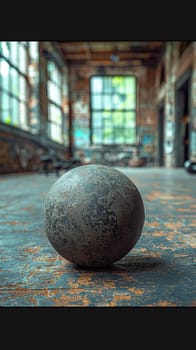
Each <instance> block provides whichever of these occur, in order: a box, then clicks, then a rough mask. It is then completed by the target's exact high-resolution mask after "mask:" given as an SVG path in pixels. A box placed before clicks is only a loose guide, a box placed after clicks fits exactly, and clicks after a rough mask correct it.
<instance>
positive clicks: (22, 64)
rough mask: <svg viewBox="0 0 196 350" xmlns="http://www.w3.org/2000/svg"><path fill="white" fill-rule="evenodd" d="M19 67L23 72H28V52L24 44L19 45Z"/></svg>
mask: <svg viewBox="0 0 196 350" xmlns="http://www.w3.org/2000/svg"><path fill="white" fill-rule="evenodd" d="M19 69H20V71H21V72H22V73H24V74H26V73H27V54H26V48H25V47H24V45H22V44H20V46H19Z"/></svg>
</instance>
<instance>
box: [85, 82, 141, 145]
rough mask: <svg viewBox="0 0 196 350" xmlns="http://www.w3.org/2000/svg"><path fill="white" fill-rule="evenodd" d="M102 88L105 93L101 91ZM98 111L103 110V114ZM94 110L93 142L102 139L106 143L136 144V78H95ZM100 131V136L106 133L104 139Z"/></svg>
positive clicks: (92, 91) (92, 106) (93, 92)
mask: <svg viewBox="0 0 196 350" xmlns="http://www.w3.org/2000/svg"><path fill="white" fill-rule="evenodd" d="M97 82H99V83H97ZM96 84H97V85H96ZM98 84H99V85H98ZM101 85H102V90H101V88H100V86H101ZM97 86H98V87H97ZM93 89H95V90H93ZM99 90H100V91H101V92H102V93H97V91H99ZM96 111H100V113H98V112H97V114H96ZM126 111H127V112H126ZM91 113H92V114H91V118H92V129H93V130H92V135H93V138H92V139H93V142H96V141H97V140H99V142H102V143H104V144H112V143H117V144H122V143H134V142H135V126H136V79H135V77H131V76H129V77H128V76H110V77H109V76H108V77H103V76H100V77H97V76H96V77H92V78H91ZM101 127H102V129H101ZM98 130H99V131H100V134H99V135H102V140H101V136H100V138H99V139H98V136H97V134H96V133H98Z"/></svg>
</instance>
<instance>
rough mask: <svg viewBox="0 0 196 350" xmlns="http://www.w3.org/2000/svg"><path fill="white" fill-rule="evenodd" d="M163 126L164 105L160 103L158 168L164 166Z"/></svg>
mask: <svg viewBox="0 0 196 350" xmlns="http://www.w3.org/2000/svg"><path fill="white" fill-rule="evenodd" d="M164 125H165V111H164V103H161V104H160V105H159V108H158V164H159V166H164Z"/></svg>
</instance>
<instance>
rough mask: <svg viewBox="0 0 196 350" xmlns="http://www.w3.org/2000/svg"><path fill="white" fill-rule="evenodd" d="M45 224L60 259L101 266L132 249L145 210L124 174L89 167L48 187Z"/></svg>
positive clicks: (73, 172)
mask: <svg viewBox="0 0 196 350" xmlns="http://www.w3.org/2000/svg"><path fill="white" fill-rule="evenodd" d="M44 220H45V230H46V235H47V237H48V239H49V241H50V243H51V245H52V246H53V248H54V249H55V250H56V251H57V252H58V253H59V254H60V255H61V256H62V257H64V258H65V259H66V260H68V261H69V262H71V263H73V264H75V265H78V266H81V267H103V266H107V265H110V264H112V263H114V262H116V261H118V260H119V259H121V258H122V257H124V256H125V255H126V254H127V253H128V252H129V251H130V250H131V249H132V248H133V247H134V246H135V244H136V243H137V241H138V239H139V238H140V236H141V233H142V229H143V225H144V220H145V211H144V204H143V200H142V197H141V195H140V192H139V190H138V189H137V187H136V186H135V184H134V183H133V182H132V181H131V180H130V178H129V177H128V176H127V175H125V174H124V173H122V172H121V171H119V170H117V169H115V168H112V167H110V166H105V165H97V164H89V165H82V166H79V167H76V168H73V169H71V170H69V171H68V172H66V173H65V174H63V175H62V176H61V177H60V178H59V179H58V180H57V181H56V182H55V183H54V184H53V185H52V187H51V189H50V190H49V192H48V194H47V196H46V200H45V206H44Z"/></svg>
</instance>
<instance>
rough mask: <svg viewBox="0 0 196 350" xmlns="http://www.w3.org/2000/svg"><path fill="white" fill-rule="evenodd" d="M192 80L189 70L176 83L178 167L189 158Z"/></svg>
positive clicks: (176, 149)
mask: <svg viewBox="0 0 196 350" xmlns="http://www.w3.org/2000/svg"><path fill="white" fill-rule="evenodd" d="M190 81H191V74H190V72H187V73H186V74H185V75H184V76H183V77H182V78H181V79H179V81H178V82H177V84H176V96H175V97H176V136H175V154H176V167H182V166H184V162H185V161H186V160H188V159H189V124H190V107H189V106H190Z"/></svg>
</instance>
